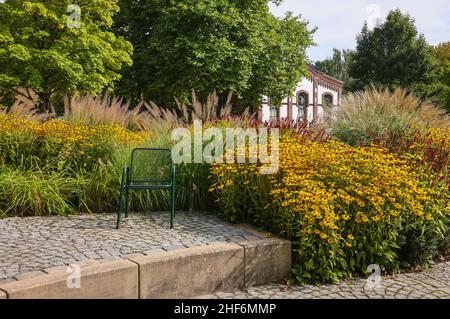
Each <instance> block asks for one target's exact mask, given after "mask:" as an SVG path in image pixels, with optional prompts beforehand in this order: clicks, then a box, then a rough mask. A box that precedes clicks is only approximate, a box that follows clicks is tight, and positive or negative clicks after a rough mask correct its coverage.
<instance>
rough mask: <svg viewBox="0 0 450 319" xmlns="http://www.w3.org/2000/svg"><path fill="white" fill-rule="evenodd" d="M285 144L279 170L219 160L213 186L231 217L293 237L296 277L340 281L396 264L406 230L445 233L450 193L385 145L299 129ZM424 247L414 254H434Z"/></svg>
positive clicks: (425, 257) (425, 256)
mask: <svg viewBox="0 0 450 319" xmlns="http://www.w3.org/2000/svg"><path fill="white" fill-rule="evenodd" d="M279 149H280V170H279V172H278V174H276V175H269V176H263V175H260V174H259V170H258V165H257V164H247V165H240V164H226V165H214V167H213V168H212V176H213V178H214V184H213V187H212V188H211V191H214V192H215V193H216V195H217V197H218V201H219V205H220V207H221V208H222V209H223V210H224V212H225V214H226V217H228V219H230V220H231V221H233V222H242V221H245V222H251V223H254V224H256V225H259V226H263V227H265V228H266V229H268V230H270V231H273V232H275V233H278V234H281V235H283V236H284V237H286V238H288V239H291V240H292V241H293V250H294V274H295V276H296V279H297V280H298V281H300V282H304V281H326V282H327V281H337V280H340V279H342V278H345V277H348V276H351V274H352V273H353V272H355V271H358V272H362V273H364V272H365V271H366V268H367V266H368V265H370V264H379V265H380V266H381V267H382V268H383V269H384V270H385V271H392V270H395V269H396V268H397V267H398V265H399V261H400V260H399V257H402V256H401V255H399V253H400V252H402V250H401V247H400V246H399V245H400V244H402V240H403V239H404V237H405V235H406V234H407V233H408V232H407V230H408V231H410V232H409V233H408V234H413V233H415V234H417V233H423V234H425V236H430V237H434V238H439V237H441V238H442V236H443V229H444V222H445V221H446V220H448V214H450V211H449V207H448V206H446V205H447V203H448V193H447V194H446V193H441V192H439V191H437V190H434V189H432V188H429V187H426V186H425V185H423V184H422V183H421V181H420V178H419V176H418V174H417V173H416V172H415V171H414V170H413V169H412V168H411V167H410V166H409V165H408V164H407V162H406V161H404V160H402V159H399V158H398V157H397V156H395V155H392V154H389V153H388V152H387V150H385V149H381V148H378V147H368V148H364V147H359V148H352V147H350V146H347V145H345V144H342V143H340V142H336V141H328V142H324V143H318V142H305V143H303V142H302V140H301V139H299V138H298V137H296V136H285V137H283V139H282V140H281V141H280V148H279ZM404 251H406V249H405V250H404ZM419 252H420V251H419ZM422 253H423V254H421V255H420V256H419V257H417V256H414V258H415V259H417V260H419V261H422V260H429V259H430V258H432V257H433V256H430V254H433V252H432V251H424V252H422Z"/></svg>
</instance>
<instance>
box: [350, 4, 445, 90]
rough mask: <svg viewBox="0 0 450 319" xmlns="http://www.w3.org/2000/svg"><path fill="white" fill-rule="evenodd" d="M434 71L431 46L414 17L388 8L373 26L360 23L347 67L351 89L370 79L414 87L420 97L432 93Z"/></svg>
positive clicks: (392, 84)
mask: <svg viewBox="0 0 450 319" xmlns="http://www.w3.org/2000/svg"><path fill="white" fill-rule="evenodd" d="M436 72H437V64H436V61H435V58H434V56H433V50H432V47H431V46H430V45H428V44H427V42H426V40H425V38H424V36H423V35H421V34H419V33H418V31H417V28H416V26H415V22H414V19H413V18H412V17H411V16H409V15H408V14H402V12H401V11H400V10H393V11H391V12H389V14H388V16H387V18H386V21H385V22H383V23H379V24H378V25H377V26H375V28H374V29H373V30H369V29H368V27H367V24H365V25H364V27H363V29H362V31H361V33H360V34H359V35H358V36H357V47H356V51H355V52H354V53H353V54H352V59H351V63H350V68H349V74H350V76H351V77H353V78H354V79H355V80H356V82H357V83H356V84H357V85H356V87H355V89H362V88H364V87H365V86H367V85H369V84H372V83H374V84H379V85H383V86H385V87H388V88H395V87H402V88H405V89H408V90H414V91H416V92H417V93H419V94H420V95H422V96H424V97H426V96H429V95H432V94H433V93H432V92H431V91H432V90H433V89H432V85H433V83H434V82H435V80H436V74H437V73H436Z"/></svg>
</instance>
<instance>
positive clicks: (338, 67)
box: [314, 48, 353, 91]
mask: <svg viewBox="0 0 450 319" xmlns="http://www.w3.org/2000/svg"><path fill="white" fill-rule="evenodd" d="M352 53H353V52H352V51H351V50H339V49H336V48H335V49H333V56H332V57H329V58H326V59H325V60H322V61H317V62H315V63H314V66H315V67H316V69H318V70H319V71H321V72H324V73H326V74H328V75H331V76H333V77H335V78H336V79H339V80H341V81H343V82H344V85H345V87H344V90H345V91H348V90H351V88H352V85H353V79H352V78H351V77H350V75H349V74H348V70H349V65H350V61H351V58H352Z"/></svg>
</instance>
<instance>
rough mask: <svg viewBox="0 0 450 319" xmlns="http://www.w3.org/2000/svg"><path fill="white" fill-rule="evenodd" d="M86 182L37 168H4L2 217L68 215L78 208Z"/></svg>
mask: <svg viewBox="0 0 450 319" xmlns="http://www.w3.org/2000/svg"><path fill="white" fill-rule="evenodd" d="M84 183H85V181H84V180H79V179H75V178H70V177H67V176H64V175H62V174H60V173H59V174H55V173H50V174H49V173H45V172H42V171H40V170H39V168H37V167H34V168H30V169H13V168H11V167H7V166H0V217H5V216H32V215H38V216H41V215H67V214H70V213H73V212H74V211H75V208H76V206H77V198H78V197H79V196H78V195H79V190H80V189H81V188H82V186H83V185H84Z"/></svg>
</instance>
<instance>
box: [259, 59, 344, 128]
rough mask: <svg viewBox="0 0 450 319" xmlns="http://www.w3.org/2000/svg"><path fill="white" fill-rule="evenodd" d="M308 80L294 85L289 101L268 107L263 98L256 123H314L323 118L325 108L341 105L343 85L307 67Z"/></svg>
mask: <svg viewBox="0 0 450 319" xmlns="http://www.w3.org/2000/svg"><path fill="white" fill-rule="evenodd" d="M307 69H308V76H307V77H305V78H303V79H302V80H301V81H300V82H299V83H298V84H297V88H296V90H295V92H293V94H292V96H291V97H287V98H285V99H283V101H282V103H281V105H271V104H270V101H269V99H268V98H267V97H264V98H263V102H262V108H261V111H260V112H259V114H258V115H259V119H260V121H263V122H266V121H267V122H269V121H277V120H283V119H285V120H294V121H308V122H316V121H318V120H319V119H320V118H321V116H322V114H323V107H324V106H326V105H329V106H337V105H340V103H341V97H342V88H343V86H344V82H342V81H339V80H338V79H335V78H333V77H331V76H329V75H327V74H325V73H323V72H320V71H318V70H317V69H316V68H314V67H313V66H311V65H308V67H307Z"/></svg>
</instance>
